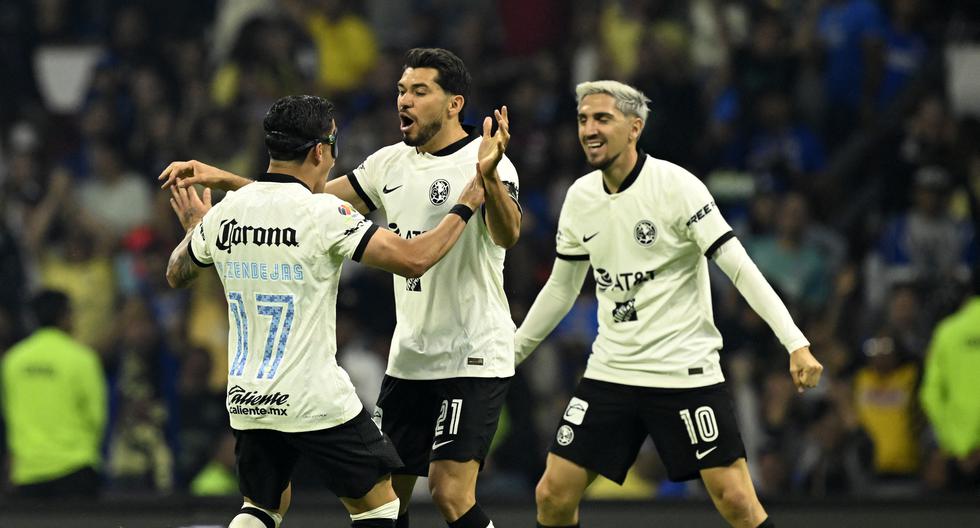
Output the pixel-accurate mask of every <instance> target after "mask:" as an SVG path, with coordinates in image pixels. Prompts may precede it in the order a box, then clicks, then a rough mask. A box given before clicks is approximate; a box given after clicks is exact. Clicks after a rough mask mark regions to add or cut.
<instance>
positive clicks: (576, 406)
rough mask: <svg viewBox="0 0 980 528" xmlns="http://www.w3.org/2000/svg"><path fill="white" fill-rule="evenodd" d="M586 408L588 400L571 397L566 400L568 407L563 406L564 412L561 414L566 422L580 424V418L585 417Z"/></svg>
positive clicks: (587, 408)
mask: <svg viewBox="0 0 980 528" xmlns="http://www.w3.org/2000/svg"><path fill="white" fill-rule="evenodd" d="M588 410H589V402H587V401H585V400H580V399H578V398H572V400H571V401H570V402H568V407H565V414H564V415H562V419H563V420H565V421H566V422H568V423H572V424H575V425H582V420H584V419H585V412H586V411H588Z"/></svg>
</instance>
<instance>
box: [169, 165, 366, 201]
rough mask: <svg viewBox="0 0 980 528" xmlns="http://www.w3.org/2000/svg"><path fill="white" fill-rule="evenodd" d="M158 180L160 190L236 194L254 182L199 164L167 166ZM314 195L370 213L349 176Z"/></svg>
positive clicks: (327, 184)
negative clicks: (331, 197)
mask: <svg viewBox="0 0 980 528" xmlns="http://www.w3.org/2000/svg"><path fill="white" fill-rule="evenodd" d="M157 179H158V180H162V181H163V184H162V185H161V186H160V188H161V189H166V188H168V187H172V186H179V187H190V186H192V185H195V184H199V185H203V186H205V187H209V188H211V189H222V190H226V191H237V190H238V189H241V188H242V187H244V186H246V185H248V184H250V183H252V180H250V179H248V178H243V177H241V176H239V175H237V174H234V173H231V172H228V171H226V170H222V169H219V168H218V167H214V166H212V165H208V164H207V163H202V162H200V161H197V160H189V161H174V162H172V163H171V164H170V165H167V168H166V169H163V172H162V173H160V176H158V177H157ZM313 192H315V193H327V194H332V195H334V196H336V197H338V198H340V199H341V200H343V201H345V202H347V203H349V204H351V205H353V206H354V208H355V209H357V210H358V211H360V212H361V214H368V213H369V212H371V210H370V208H369V207H368V206H367V204H365V203H364V200H363V199H362V198H361V196H360V195H359V194H357V192H356V191H355V190H354V186H353V185H351V182H350V180H349V179H348V178H347V176H346V175H344V176H341V177H339V178H335V179H333V180H330V181H327V182H323V183H321V184H318V185H317V186H316V187H314V188H313Z"/></svg>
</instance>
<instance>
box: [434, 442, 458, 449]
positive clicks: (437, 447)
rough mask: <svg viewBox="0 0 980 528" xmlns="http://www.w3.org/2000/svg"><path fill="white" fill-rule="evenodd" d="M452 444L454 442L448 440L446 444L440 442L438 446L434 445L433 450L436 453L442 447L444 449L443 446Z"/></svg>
mask: <svg viewBox="0 0 980 528" xmlns="http://www.w3.org/2000/svg"><path fill="white" fill-rule="evenodd" d="M451 443H453V440H446V441H445V442H439V443H438V444H432V450H433V451H435V450H436V449H439V448H440V447H442V446H444V445H446V444H451Z"/></svg>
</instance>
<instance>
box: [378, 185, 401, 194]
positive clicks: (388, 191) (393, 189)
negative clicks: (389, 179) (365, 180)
mask: <svg viewBox="0 0 980 528" xmlns="http://www.w3.org/2000/svg"><path fill="white" fill-rule="evenodd" d="M403 186H404V184H402V185H399V186H398V187H392V188H391V189H389V188H388V185H387V184H386V185H385V186H384V187H383V188H382V189H381V192H383V193H385V194H388V193H390V192H395V191H397V190H398V189H401V188H402V187H403Z"/></svg>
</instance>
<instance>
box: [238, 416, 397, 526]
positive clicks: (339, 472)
mask: <svg viewBox="0 0 980 528" xmlns="http://www.w3.org/2000/svg"><path fill="white" fill-rule="evenodd" d="M234 433H235V462H236V466H237V467H236V469H237V472H238V487H239V489H240V490H241V492H242V495H244V496H246V497H248V498H249V499H251V500H252V501H253V502H254V503H256V504H257V505H259V506H262V507H263V508H268V509H272V510H275V509H278V508H279V498H280V496H281V495H282V492H283V490H285V489H286V486H287V485H288V484H289V479H290V477H291V475H292V473H293V467H294V466H295V465H296V460H297V459H298V458H299V456H300V455H301V454H302V455H305V456H306V460H309V461H310V462H311V463H313V464H314V465H315V466H316V469H317V471H318V472H319V473H320V475H322V478H323V482H324V484H325V485H326V486H327V488H329V489H330V491H332V492H334V493H335V494H336V495H337V496H338V497H344V498H352V499H356V498H360V497H363V496H364V495H365V494H366V493H367V492H369V491H371V488H373V487H374V485H375V484H376V483H377V482H378V480H379V479H380V478H381V477H382V476H384V475H387V474H388V473H391V470H393V469H395V468H398V467H400V466H401V465H402V462H401V459H400V458H398V453H396V452H395V448H394V446H393V445H392V443H391V440H390V439H388V438H387V437H386V436H385V435H384V434H383V433H382V432H381V431H379V430H378V427H377V426H376V425H374V422H372V421H371V415H369V414H368V412H367V411H365V410H363V409H362V410H361V412H360V414H358V415H357V416H355V417H354V418H353V419H351V420H348V421H347V422H344V423H342V424H340V425H338V426H336V427H331V428H329V429H320V430H318V431H308V432H302V433H284V432H282V431H273V430H271V429H246V430H242V431H239V430H234Z"/></svg>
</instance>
